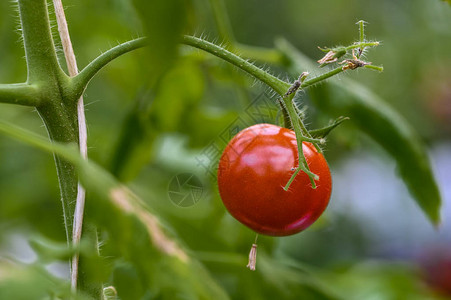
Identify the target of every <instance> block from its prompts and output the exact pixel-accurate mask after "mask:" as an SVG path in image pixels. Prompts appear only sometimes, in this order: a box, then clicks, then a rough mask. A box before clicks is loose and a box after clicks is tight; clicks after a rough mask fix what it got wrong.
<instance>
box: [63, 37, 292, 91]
mask: <svg viewBox="0 0 451 300" xmlns="http://www.w3.org/2000/svg"><path fill="white" fill-rule="evenodd" d="M182 43H183V44H185V45H188V46H192V47H194V48H198V49H201V50H204V51H206V52H208V53H210V54H213V55H215V56H217V57H219V58H221V59H224V60H225V61H228V62H229V63H231V64H233V65H235V66H236V67H238V68H240V69H241V70H243V71H245V72H247V73H249V74H250V75H252V76H254V77H255V78H257V79H258V80H260V81H262V82H264V83H266V84H267V85H268V86H270V87H271V88H272V89H273V90H275V91H276V92H277V93H278V94H280V95H283V94H285V93H286V91H287V90H288V89H289V88H290V84H289V83H287V82H285V81H283V80H280V79H279V78H277V77H275V76H273V75H271V74H269V73H268V72H266V71H264V70H262V69H260V68H259V67H257V66H255V65H253V64H252V63H250V62H248V61H247V60H245V59H243V58H241V57H239V56H238V55H236V54H234V53H232V52H230V51H228V50H226V49H224V48H222V47H220V46H218V45H215V44H213V43H210V42H208V41H205V40H202V39H200V38H196V37H193V36H188V35H185V36H184V37H183V38H182ZM146 45H147V39H146V38H139V39H135V40H131V41H128V42H125V43H123V44H120V45H118V46H116V47H114V48H112V49H110V50H108V51H106V52H105V53H103V54H101V55H100V56H98V57H97V58H95V59H94V60H93V61H91V63H89V64H88V65H87V66H86V67H85V68H84V69H83V70H82V71H81V72H80V73H79V74H78V75H77V76H75V77H74V78H73V79H72V88H71V89H72V93H71V94H72V95H77V96H79V95H81V94H82V93H83V91H84V89H85V88H86V86H87V85H88V83H89V81H90V80H91V79H92V78H93V77H94V75H96V74H97V72H99V71H100V70H101V69H102V68H103V67H105V66H106V65H107V64H108V63H109V62H111V61H112V60H114V59H115V58H117V57H119V56H121V55H123V54H125V53H128V52H130V51H133V50H135V49H138V48H142V47H144V46H146Z"/></svg>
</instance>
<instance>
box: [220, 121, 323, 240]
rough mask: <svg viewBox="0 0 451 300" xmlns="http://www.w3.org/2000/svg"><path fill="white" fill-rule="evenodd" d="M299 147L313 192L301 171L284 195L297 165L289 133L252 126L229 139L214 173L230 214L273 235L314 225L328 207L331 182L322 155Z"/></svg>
mask: <svg viewBox="0 0 451 300" xmlns="http://www.w3.org/2000/svg"><path fill="white" fill-rule="evenodd" d="M302 148H303V151H304V155H305V157H306V160H307V164H308V165H309V168H310V170H311V171H312V172H313V173H315V174H317V175H318V176H319V180H317V181H316V185H317V188H316V189H312V186H311V183H310V179H309V177H308V176H307V174H305V173H304V172H302V171H301V172H299V173H298V175H297V176H296V178H295V179H294V181H293V182H292V184H291V186H290V188H289V189H288V191H285V190H284V189H283V187H284V186H285V185H286V183H287V182H288V180H289V179H290V177H291V175H292V174H293V172H294V169H293V168H294V167H297V166H298V152H297V144H296V136H295V133H294V131H292V130H289V129H286V128H282V127H279V126H276V125H271V124H257V125H254V126H251V127H248V128H246V129H244V130H242V131H241V132H239V133H238V134H237V135H236V136H235V137H233V139H232V140H231V141H230V142H229V144H228V145H227V147H226V148H225V150H224V153H223V154H222V156H221V159H220V161H219V169H218V186H219V194H220V196H221V199H222V201H223V202H224V205H225V207H226V208H227V210H228V211H229V212H230V214H232V216H233V217H235V218H236V219H237V220H238V221H240V222H241V223H243V224H244V225H246V226H247V227H249V228H251V229H253V230H254V231H256V232H257V233H261V234H266V235H272V236H286V235H292V234H295V233H298V232H300V231H302V230H304V229H306V228H307V227H309V226H310V225H311V224H312V223H313V222H315V221H316V219H318V217H319V216H320V215H321V214H322V213H323V211H324V210H325V209H326V207H327V204H328V203H329V198H330V194H331V189H332V180H331V175H330V170H329V166H328V165H327V162H326V160H325V158H324V156H323V155H322V154H321V153H319V152H318V151H317V150H316V149H315V147H314V146H313V145H312V144H310V143H306V142H304V143H303V147H302Z"/></svg>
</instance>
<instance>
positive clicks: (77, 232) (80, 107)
mask: <svg viewBox="0 0 451 300" xmlns="http://www.w3.org/2000/svg"><path fill="white" fill-rule="evenodd" d="M53 5H54V7H55V15H56V21H57V23H58V32H59V35H60V38H61V43H62V45H63V49H64V56H65V58H66V63H67V69H68V71H69V75H70V76H75V75H77V74H78V68H77V61H76V59H75V54H74V50H73V47H72V42H71V40H70V35H69V28H68V26H67V21H66V16H65V14H64V9H63V4H62V2H61V0H53ZM77 116H78V141H79V148H80V153H81V156H82V157H83V158H84V159H86V158H87V155H88V146H87V130H86V119H85V110H84V104H83V96H80V98H79V99H78V103H77ZM85 196H86V191H85V189H84V188H83V186H82V185H81V184H80V182H79V183H78V184H77V199H76V202H75V212H74V220H73V231H72V244H73V245H74V246H75V245H78V244H79V243H80V239H81V234H82V229H83V215H84V207H85ZM79 259H80V257H79V254H78V253H77V254H75V255H74V257H73V258H72V264H71V287H72V290H73V291H76V289H77V280H78V274H79Z"/></svg>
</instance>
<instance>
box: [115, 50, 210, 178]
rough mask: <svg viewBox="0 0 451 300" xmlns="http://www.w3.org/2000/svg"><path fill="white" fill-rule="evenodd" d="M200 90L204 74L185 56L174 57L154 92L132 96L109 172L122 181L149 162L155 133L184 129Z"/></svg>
mask: <svg viewBox="0 0 451 300" xmlns="http://www.w3.org/2000/svg"><path fill="white" fill-rule="evenodd" d="M203 93H204V75H203V73H202V72H201V70H200V68H199V66H198V65H197V64H196V63H194V62H192V61H190V60H188V59H185V60H182V59H180V60H178V63H177V65H176V66H174V67H173V68H172V69H171V70H169V71H168V72H167V73H166V74H165V75H164V76H163V77H162V78H161V79H160V80H159V82H158V84H157V86H156V88H155V92H153V91H152V92H147V93H145V94H144V95H142V96H140V97H138V98H137V99H136V103H135V105H134V106H133V108H132V109H131V111H130V112H129V114H128V116H127V118H126V120H125V121H124V123H123V125H122V132H121V134H120V138H119V141H118V145H117V147H116V148H115V152H114V153H113V158H112V161H111V170H112V173H113V174H114V175H115V176H116V177H118V178H119V179H121V180H123V181H129V180H131V179H133V178H134V177H135V176H136V174H137V173H138V171H139V170H141V168H142V167H143V166H144V165H145V164H147V163H148V162H149V159H150V156H151V154H152V145H153V142H154V140H155V137H156V135H157V134H158V133H159V132H173V131H181V130H183V128H186V126H187V124H190V122H188V121H190V119H191V115H192V114H193V113H195V112H196V111H197V109H198V106H199V102H200V100H201V99H202V96H203ZM153 94H155V95H154V96H153V97H152V95H153Z"/></svg>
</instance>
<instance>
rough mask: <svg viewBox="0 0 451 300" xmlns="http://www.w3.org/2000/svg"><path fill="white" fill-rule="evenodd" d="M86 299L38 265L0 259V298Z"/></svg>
mask: <svg viewBox="0 0 451 300" xmlns="http://www.w3.org/2000/svg"><path fill="white" fill-rule="evenodd" d="M69 298H70V299H74V300H88V299H92V298H90V297H87V296H84V295H82V294H81V293H79V294H78V295H77V296H75V295H71V289H70V284H69V283H68V282H67V281H65V280H61V279H58V278H55V277H54V276H52V275H50V274H49V273H48V272H47V271H46V270H45V269H44V268H43V267H41V266H39V265H23V264H19V263H14V262H11V261H6V260H2V259H0V299H5V300H6V299H11V300H12V299H14V300H35V299H36V300H38V299H69Z"/></svg>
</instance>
